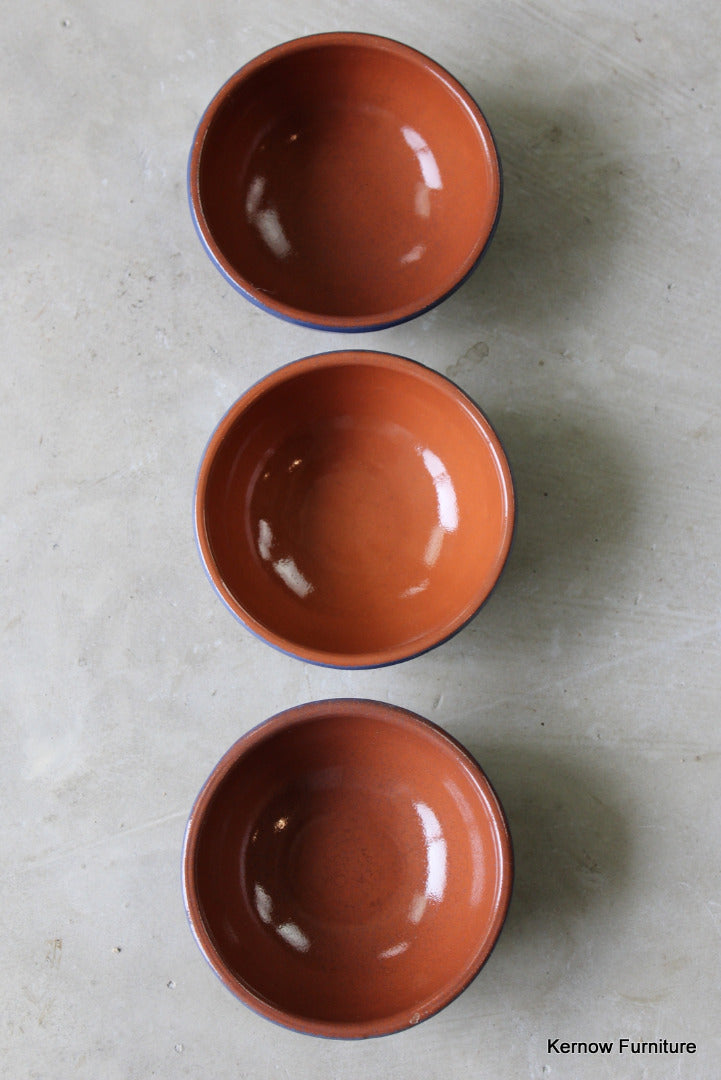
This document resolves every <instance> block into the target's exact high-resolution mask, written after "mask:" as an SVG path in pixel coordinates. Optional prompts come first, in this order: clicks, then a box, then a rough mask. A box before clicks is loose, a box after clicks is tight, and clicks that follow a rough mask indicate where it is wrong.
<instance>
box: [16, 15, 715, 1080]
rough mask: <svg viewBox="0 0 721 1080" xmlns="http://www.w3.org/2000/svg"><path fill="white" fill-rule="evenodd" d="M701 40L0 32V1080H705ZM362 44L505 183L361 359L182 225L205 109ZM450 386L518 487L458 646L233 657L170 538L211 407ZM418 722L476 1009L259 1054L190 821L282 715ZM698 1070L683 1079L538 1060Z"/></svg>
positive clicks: (454, 29)
mask: <svg viewBox="0 0 721 1080" xmlns="http://www.w3.org/2000/svg"><path fill="white" fill-rule="evenodd" d="M720 10H721V9H719V7H718V5H717V4H716V3H715V2H714V0H689V2H688V3H686V4H684V5H678V4H673V3H671V2H670V0H661V2H660V3H652V2H651V0H639V2H637V3H633V4H630V5H629V4H622V3H620V2H618V0H575V2H574V0H560V2H559V3H555V2H552V0H511V2H506V0H488V2H478V0H454V2H453V3H439V2H435V0H415V2H414V3H411V2H410V0H405V2H401V3H398V4H388V3H386V2H385V0H364V2H363V3H362V4H361V3H359V2H356V0H350V2H349V3H347V4H345V5H340V4H338V3H335V2H332V0H304V2H300V3H291V2H290V0H263V2H260V0H247V2H245V3H243V4H239V3H231V2H230V0H215V2H214V3H212V4H208V5H202V4H198V3H197V2H192V3H191V2H190V0H174V2H173V3H171V2H170V0H157V2H155V3H140V2H138V0H127V2H126V3H124V4H120V5H118V4H110V3H108V2H106V0H96V2H92V3H91V2H90V0H47V2H41V0H28V2H26V3H20V2H19V0H11V3H10V5H9V6H8V7H7V8H6V9H5V10H4V16H3V34H2V45H1V46H0V48H1V50H2V63H0V85H1V87H2V92H1V96H0V101H1V102H2V104H1V105H0V123H1V124H2V154H1V155H0V176H1V178H2V192H3V199H2V246H3V258H2V278H3V285H2V313H3V318H2V406H3V409H2V413H3V423H2V430H1V434H0V438H1V439H2V456H1V457H0V462H1V465H2V471H3V488H2V517H1V520H0V536H1V539H0V550H1V551H2V560H1V565H2V589H1V592H2V607H3V610H2V618H1V624H0V628H1V631H2V680H1V685H2V690H1V699H0V715H1V717H2V720H1V722H2V749H3V753H2V759H1V764H0V768H1V770H2V774H1V780H0V791H1V792H2V795H1V798H2V804H1V805H2V820H1V823H0V831H1V835H2V842H1V851H2V860H3V868H2V876H1V878H0V889H1V893H0V906H1V909H2V921H3V926H4V931H3V936H2V941H3V950H2V957H3V959H2V973H1V975H0V981H1V989H2V998H1V1000H0V1054H1V1056H2V1062H3V1072H4V1074H5V1075H7V1076H8V1077H17V1078H43V1080H68V1078H70V1077H77V1078H81V1080H85V1078H87V1080H96V1078H98V1077H102V1078H103V1080H147V1078H149V1077H158V1078H169V1077H174V1078H175V1077H188V1078H196V1077H206V1076H207V1077H217V1078H225V1077H228V1078H231V1077H232V1078H244V1080H268V1078H274V1077H288V1078H293V1080H358V1078H360V1077H365V1078H368V1080H386V1078H389V1077H393V1078H397V1080H416V1078H417V1077H419V1076H421V1077H425V1078H428V1080H481V1078H482V1077H484V1078H485V1077H489V1078H491V1077H492V1078H493V1080H519V1078H526V1077H527V1078H534V1080H535V1078H542V1077H544V1078H545V1077H563V1078H566V1077H568V1078H578V1077H593V1078H594V1080H595V1078H598V1080H605V1078H611V1077H613V1078H618V1077H623V1078H627V1077H628V1078H638V1080H640V1078H642V1077H659V1078H661V1077H663V1078H664V1080H667V1078H673V1077H681V1078H686V1077H688V1078H693V1080H706V1078H708V1080H712V1078H715V1077H717V1076H718V1075H719V1071H718V1070H719V1059H720V1058H721V1040H720V1039H719V1035H718V1017H719V1014H720V1012H721V1009H720V1006H721V1000H720V997H721V995H720V991H719V963H718V955H719V935H720V934H721V882H720V880H719V833H720V830H721V806H720V802H719V800H720V793H721V735H720V734H719V702H720V694H719V690H720V682H721V671H720V670H719V669H720V667H721V665H720V664H719V649H718V644H719V596H720V593H721V588H720V581H719V548H720V544H721V541H720V539H719V538H720V536H721V514H720V510H721V495H720V492H719V462H720V461H721V423H720V420H719V416H720V406H721V393H720V376H719V356H720V355H721V348H720V346H721V318H720V316H719V299H718V285H719V277H720V271H721V254H720V252H721V194H720V193H721V146H720V144H719V132H720V125H721V120H720V116H719V105H720V96H719V82H720V75H719V70H720V69H719V63H718V57H719V50H720V49H721V16H720V15H719V11H720ZM341 28H344V29H364V30H371V31H376V32H379V33H384V34H387V35H389V36H392V37H396V38H400V39H401V40H403V41H406V42H408V43H409V44H411V45H414V46H416V47H418V48H419V49H421V50H423V51H425V52H428V53H430V54H431V55H433V56H434V57H435V58H436V59H437V60H439V61H440V62H441V63H442V64H444V65H445V66H446V67H447V68H449V69H450V70H451V71H452V72H453V73H454V74H455V75H456V76H457V77H458V78H460V80H461V81H462V82H463V83H464V84H465V85H466V86H467V87H468V88H469V90H470V91H471V92H472V93H473V94H474V96H476V98H477V99H478V101H479V102H480V103H481V105H482V107H483V108H484V110H485V112H486V114H487V116H488V119H489V121H490V123H491V125H492V127H493V129H494V132H495V134H496V137H497V141H498V144H499V148H500V152H501V155H502V158H503V162H504V166H505V181H506V187H505V205H504V211H503V214H502V218H501V224H500V226H499V229H498V233H497V235H496V238H495V240H494V242H493V245H492V246H491V249H490V251H489V253H488V255H487V257H486V258H485V259H484V261H483V262H482V264H481V266H480V267H479V269H478V270H477V272H476V273H475V274H474V275H473V277H472V278H471V279H470V280H469V281H468V282H467V283H466V284H465V285H464V286H463V288H462V289H461V290H460V291H459V292H457V293H456V294H455V295H454V296H453V297H452V298H451V299H450V300H448V301H447V302H446V303H445V304H443V305H442V306H441V307H440V308H438V309H436V310H435V311H433V312H431V313H430V314H428V315H426V316H424V317H423V318H421V319H418V320H416V321H415V322H411V323H408V324H406V325H404V326H401V327H398V328H395V329H391V330H387V331H383V332H379V333H376V334H370V335H365V336H361V335H357V336H353V335H351V336H350V337H346V336H341V335H334V334H323V333H322V332H316V331H310V330H306V329H304V328H302V327H297V326H291V325H286V324H284V323H282V322H279V321H278V320H275V319H272V318H271V317H270V316H268V315H266V314H264V313H263V312H262V311H259V310H257V309H255V308H254V307H252V306H251V305H250V304H248V303H246V302H245V301H244V300H243V299H242V298H241V297H239V296H238V295H237V294H235V293H234V292H233V291H232V290H231V289H230V288H229V287H228V286H227V285H226V284H225V282H224V281H223V279H222V278H221V277H220V275H219V274H218V273H217V271H216V270H215V269H214V267H213V266H212V265H211V263H210V261H209V260H208V259H207V257H206V255H205V254H204V252H203V251H202V249H201V247H200V244H199V243H198V241H197V239H196V237H195V234H194V232H193V229H192V226H191V222H190V217H189V213H188V209H187V204H186V195H185V167H186V159H187V153H188V148H189V145H190V141H191V138H192V135H193V131H194V129H195V125H196V123H197V121H198V119H199V117H200V114H201V112H202V110H203V108H204V107H205V105H206V104H207V102H208V100H209V99H210V97H211V96H212V94H213V93H214V91H215V90H216V89H217V87H218V86H219V85H220V84H221V82H223V81H224V80H225V79H226V78H227V77H228V76H229V75H230V74H231V73H232V72H233V71H234V70H235V69H236V68H237V67H239V66H240V65H241V64H242V63H243V62H244V61H246V60H248V59H250V58H251V57H252V56H254V55H255V54H256V53H258V52H260V51H261V50H262V49H264V48H266V47H268V46H270V45H272V44H275V43H276V42H278V41H282V40H285V39H287V38H290V37H294V36H296V35H298V34H302V33H308V32H313V31H320V30H328V29H341ZM349 343H351V344H353V345H358V346H361V347H364V348H380V349H386V350H389V351H394V352H399V353H403V354H406V355H408V356H411V357H414V358H416V359H418V360H421V361H423V362H424V363H426V364H428V365H430V366H432V367H435V368H437V369H438V370H440V371H443V372H446V373H447V374H449V375H450V376H451V377H453V378H454V379H455V380H456V381H457V382H458V383H459V385H460V386H462V387H463V388H464V389H465V390H467V391H468V392H470V393H471V394H472V395H473V396H474V397H475V398H476V399H477V400H478V401H479V403H480V404H481V405H482V407H483V408H484V410H485V411H486V412H487V414H488V415H489V417H490V419H491V420H492V422H493V423H494V425H495V426H496V428H497V430H498V431H499V434H500V435H501V437H502V439H503V440H504V443H505V445H506V448H507V451H508V454H509V457H510V459H511V463H512V466H513V468H514V471H515V477H516V482H517V489H518V499H519V507H520V515H519V527H518V533H517V540H516V544H515V548H514V551H513V553H512V556H511V560H510V563H509V565H508V568H507V571H506V574H505V576H504V577H503V579H502V582H501V584H500V585H499V587H498V589H497V591H496V592H495V594H494V596H493V597H492V599H491V601H490V603H489V604H488V605H487V607H486V608H485V609H484V611H483V612H482V613H481V615H480V616H479V617H478V618H477V619H476V620H475V621H474V622H473V623H472V624H471V625H470V626H469V627H468V628H467V629H466V630H464V631H463V632H462V633H461V634H460V635H458V636H457V637H456V638H455V639H454V640H453V641H451V642H450V643H449V644H447V645H446V646H444V647H443V648H441V649H439V650H436V651H435V652H433V653H430V654H429V655H427V656H424V657H422V658H421V659H418V660H414V661H411V662H409V663H407V664H403V665H401V666H399V667H395V668H390V669H384V670H380V671H368V672H361V673H356V674H353V673H347V672H340V671H329V670H324V669H319V668H311V667H309V666H307V665H305V664H302V663H299V662H298V661H295V660H293V659H290V658H288V657H284V656H282V655H280V654H277V653H274V652H272V651H271V650H270V649H268V648H267V647H266V646H264V645H263V644H262V643H260V642H258V641H256V640H255V639H253V638H251V637H250V636H249V635H248V634H247V633H245V632H244V631H243V629H242V627H241V626H240V625H239V624H237V623H236V622H235V621H234V620H233V618H232V617H231V616H230V615H229V614H228V612H227V611H226V610H225V609H224V608H223V606H222V605H221V604H220V602H219V601H218V600H217V599H216V597H215V595H214V594H213V592H212V590H211V588H210V586H209V584H208V582H207V581H206V579H205V576H204V574H203V571H202V569H201V566H200V563H199V559H198V557H197V554H196V551H195V544H194V539H193V534H192V515H191V506H192V493H193V484H194V477H195V471H196V467H197V463H198V460H199V457H200V454H201V452H202V449H203V446H204V444H205V441H206V439H207V437H208V435H209V433H210V431H211V430H212V428H213V426H214V424H215V423H216V421H217V420H218V419H219V418H220V416H221V414H222V413H223V412H224V410H225V409H226V407H227V406H228V405H229V404H230V403H231V402H232V401H233V400H234V399H235V398H236V397H237V396H238V394H239V393H240V392H241V391H242V390H243V389H244V388H245V387H246V386H247V385H248V384H249V383H250V382H252V381H253V380H255V379H257V378H258V377H259V376H261V375H263V374H264V373H266V372H268V371H270V370H271V369H272V368H274V367H275V366H276V365H278V364H280V363H282V362H285V361H287V360H291V359H293V358H295V357H298V356H302V355H306V354H308V353H312V352H316V351H321V350H324V349H331V348H339V347H340V348H342V347H346V346H347V345H348V344H349ZM336 695H360V696H368V697H376V698H380V699H383V700H387V701H391V702H396V703H400V704H403V705H406V706H408V707H410V708H412V709H415V710H416V711H418V712H420V713H422V714H425V715H427V716H430V717H432V718H433V719H434V720H436V721H437V722H439V723H441V724H443V725H444V726H445V727H446V728H447V729H448V730H449V731H450V732H451V733H452V734H453V735H455V736H456V737H458V738H459V739H461V740H462V741H463V742H465V743H466V744H467V745H468V747H469V748H470V749H471V750H472V751H474V752H475V754H476V755H477V756H478V757H479V759H480V760H481V762H482V763H483V765H484V766H485V767H486V769H487V771H488V773H489V775H490V777H491V779H492V780H493V782H494V783H495V785H496V787H497V789H498V791H499V794H500V795H501V797H502V799H503V801H504V803H505V805H506V807H507V810H508V815H509V818H510V823H511V827H512V830H513V834H514V838H515V845H516V855H517V864H518V867H517V886H516V891H515V895H514V900H513V903H512V907H511V913H510V916H509V919H508V922H507V924H506V929H505V931H504V934H503V936H502V938H501V941H500V943H499V945H498V947H497V949H496V951H495V952H494V954H493V956H492V957H491V959H490V961H489V963H488V965H487V967H486V968H485V970H484V971H483V972H482V974H481V975H480V977H479V978H478V979H477V980H476V982H475V983H474V984H473V985H472V986H471V987H470V989H469V990H468V991H467V992H466V993H465V994H463V995H462V996H461V997H460V998H459V999H458V1000H457V1001H456V1002H454V1003H453V1004H452V1005H451V1006H450V1007H449V1008H448V1009H447V1010H445V1011H444V1012H443V1013H441V1014H440V1015H438V1016H437V1017H435V1018H434V1019H432V1020H430V1021H428V1022H427V1023H425V1024H422V1025H420V1026H419V1027H418V1028H415V1029H413V1030H411V1031H409V1032H407V1033H404V1034H402V1035H396V1036H391V1037H389V1038H386V1039H382V1040H376V1041H370V1042H365V1043H360V1044H346V1043H335V1042H324V1041H319V1040H315V1039H311V1038H308V1037H305V1036H302V1035H297V1034H293V1033H291V1032H286V1031H284V1030H282V1029H278V1028H275V1027H273V1026H271V1025H270V1024H269V1023H267V1022H266V1021H264V1020H262V1019H260V1018H259V1017H257V1016H256V1015H255V1014H253V1013H251V1012H249V1011H247V1010H246V1009H245V1008H243V1007H242V1006H241V1005H240V1004H239V1003H237V1002H236V1001H235V1000H234V999H233V998H232V997H231V995H230V994H228V993H227V992H226V991H225V990H224V989H223V987H222V986H221V985H220V983H218V982H217V980H216V979H215V978H214V977H213V975H212V973H211V972H210V970H209V969H208V968H207V967H206V965H205V963H204V961H203V959H202V957H201V955H200V953H199V952H198V950H197V948H196V946H195V944H194V942H193V940H192V937H191V935H190V932H189V930H188V928H187V925H186V921H185V916H184V912H183V906H182V900H181V893H180V875H179V859H180V848H181V842H182V837H183V829H184V825H185V820H186V817H187V813H188V811H189V808H190V806H191V803H192V800H193V798H194V796H195V794H196V792H197V790H198V788H199V786H200V784H201V783H202V781H203V780H204V778H205V776H206V775H207V773H208V771H209V770H210V768H211V767H212V766H213V764H214V763H215V762H216V760H217V759H218V758H219V757H220V755H221V754H222V753H223V751H224V750H225V749H226V748H227V747H228V746H229V745H230V743H231V742H232V741H233V740H234V739H235V738H236V737H237V736H239V735H240V734H242V733H243V732H244V731H246V730H247V729H248V728H250V727H251V726H252V725H254V724H256V723H258V722H259V721H260V720H262V719H263V718H265V717H266V716H269V715H271V714H272V713H274V712H277V711H279V710H280V709H283V708H286V707H288V706H290V705H293V704H295V703H297V702H299V701H304V700H308V699H313V698H320V697H324V696H336ZM557 1037H558V1038H560V1039H561V1040H562V1041H568V1042H569V1043H570V1042H571V1041H576V1042H578V1041H591V1040H611V1041H613V1040H615V1041H616V1043H617V1042H618V1040H619V1039H620V1038H623V1037H625V1038H629V1039H633V1040H637V1041H640V1040H646V1041H649V1040H654V1039H662V1038H666V1039H669V1040H685V1041H688V1040H692V1041H695V1042H696V1043H697V1046H698V1049H697V1052H696V1054H695V1055H694V1056H689V1055H688V1054H684V1055H682V1056H678V1055H675V1056H671V1055H666V1056H665V1058H664V1059H663V1060H662V1059H661V1057H659V1055H653V1054H648V1053H646V1054H636V1055H632V1054H631V1053H630V1052H629V1051H628V1050H627V1051H626V1052H624V1054H623V1055H620V1054H619V1052H618V1049H617V1047H614V1049H613V1052H612V1053H610V1054H603V1053H596V1054H590V1053H587V1054H583V1053H568V1054H565V1055H564V1054H557V1053H555V1051H553V1050H551V1052H550V1053H549V1050H548V1040H549V1039H554V1038H557Z"/></svg>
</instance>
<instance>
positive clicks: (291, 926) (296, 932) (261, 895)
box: [253, 882, 310, 953]
mask: <svg viewBox="0 0 721 1080" xmlns="http://www.w3.org/2000/svg"><path fill="white" fill-rule="evenodd" d="M253 897H254V900H255V910H256V911H257V913H258V917H259V918H260V920H261V922H264V923H265V925H266V926H270V927H271V928H272V929H273V930H275V932H276V934H278V936H279V937H282V938H283V941H285V942H287V944H288V945H290V946H291V947H292V948H294V949H297V950H298V952H303V953H305V952H308V950H309V949H310V938H309V937H308V935H307V934H306V933H304V931H303V930H301V928H300V927H299V926H298V925H297V924H296V923H294V922H282V923H278V924H277V925H276V924H275V923H274V922H273V901H272V899H271V897H270V896H269V894H268V893H267V892H266V890H265V889H264V888H263V886H262V885H261V884H260V882H256V883H255V886H254V888H253Z"/></svg>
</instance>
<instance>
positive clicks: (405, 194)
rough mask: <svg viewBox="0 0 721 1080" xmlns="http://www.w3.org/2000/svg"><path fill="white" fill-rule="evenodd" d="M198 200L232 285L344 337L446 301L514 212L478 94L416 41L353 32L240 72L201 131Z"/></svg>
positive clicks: (193, 172) (283, 50)
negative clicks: (504, 217)
mask: <svg viewBox="0 0 721 1080" xmlns="http://www.w3.org/2000/svg"><path fill="white" fill-rule="evenodd" d="M188 189H189V195H190V204H191V210H192V215H193V219H194V221H195V224H196V227H197V230H198V233H199V235H200V238H201V240H202V242H203V244H204V245H205V247H206V249H207V251H208V253H209V255H210V257H211V259H212V260H213V261H214V262H215V264H216V265H217V267H218V268H219V269H220V270H221V271H222V273H223V274H224V275H225V277H226V278H227V279H228V281H229V282H230V283H231V284H232V285H233V286H235V287H236V288H237V289H239V290H240V292H242V293H243V294H244V295H245V296H246V297H247V298H248V299H249V300H252V301H254V302H255V303H256V304H259V305H260V306H261V307H263V308H265V309H266V310H268V311H270V312H272V313H273V314H275V315H279V316H281V317H283V318H286V319H291V320H293V321H295V322H300V323H304V324H306V325H309V326H315V327H319V328H322V329H329V330H330V329H335V330H372V329H377V328H379V327H381V326H388V325H391V324H393V323H398V322H402V321H403V320H405V319H409V318H412V317H413V316H415V315H418V314H420V313H421V312H422V311H425V310H426V309H428V308H430V307H432V306H433V305H434V304H437V303H438V302H439V301H441V300H442V299H443V298H444V297H446V296H447V295H448V294H449V293H450V292H452V291H453V289H455V288H456V287H457V286H458V285H459V284H460V283H461V282H462V281H463V280H464V278H465V277H466V276H467V275H468V274H469V273H470V271H471V270H472V269H473V267H474V266H475V264H476V263H477V261H478V259H479V258H480V256H481V254H482V253H483V251H484V249H485V247H486V245H487V244H488V242H489V240H490V238H491V235H492V233H493V230H494V227H495V224H496V221H497V218H498V214H499V211H500V206H501V172H500V165H499V160H498V155H497V153H496V148H495V146H494V143H493V138H492V135H491V132H490V130H489V128H488V124H487V123H486V121H485V119H484V117H483V115H482V114H481V112H480V110H479V108H478V106H477V105H476V104H475V102H474V101H473V100H472V98H471V97H470V96H469V95H468V94H467V92H466V91H465V90H464V89H463V87H462V86H460V85H459V83H458V82H456V80H455V79H454V78H452V76H450V75H449V74H448V72H446V71H444V70H443V69H442V68H441V67H439V66H438V64H435V63H434V62H433V61H432V60H429V59H428V58H427V57H426V56H422V55H421V54H420V53H418V52H416V51H415V50H413V49H410V48H408V47H407V46H405V45H401V44H399V43H398V42H396V41H389V40H387V39H385V38H380V37H373V36H370V35H367V34H352V33H333V34H319V35H314V36H312V37H307V38H300V39H298V40H295V41H290V42H288V43H287V44H284V45H279V46H277V47H276V48H273V49H270V50H269V51H268V52H266V53H263V54H262V55H261V56H259V57H257V58H256V59H255V60H252V61H251V62H250V63H249V64H247V65H246V66H245V67H243V68H241V70H240V71H238V72H237V73H236V74H235V75H233V76H232V78H231V79H230V80H229V81H228V82H227V83H226V84H225V86H223V87H222V89H221V90H220V91H219V92H218V94H217V95H216V96H215V98H214V99H213V100H212V102H211V103H210V105H209V106H208V108H207V110H206V112H205V114H204V115H203V117H202V119H201V121H200V125H199V127H198V130H197V132H196V135H195V139H194V141H193V147H192V151H191V156H190V163H189V169H188Z"/></svg>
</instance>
